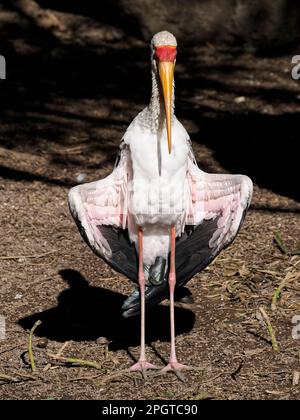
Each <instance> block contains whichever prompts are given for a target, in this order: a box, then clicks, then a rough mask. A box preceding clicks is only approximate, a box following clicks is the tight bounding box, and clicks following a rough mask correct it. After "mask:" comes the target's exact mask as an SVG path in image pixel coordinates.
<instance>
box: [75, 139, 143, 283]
mask: <svg viewBox="0 0 300 420" xmlns="http://www.w3.org/2000/svg"><path fill="white" fill-rule="evenodd" d="M129 161H130V152H129V149H128V147H127V146H125V145H124V144H122V145H121V149H120V154H119V157H118V161H117V164H116V166H115V168H114V170H113V172H112V173H111V174H110V175H109V176H107V177H106V178H104V179H102V180H100V181H95V182H91V183H88V184H83V185H78V186H76V187H74V188H72V189H71V190H70V192H69V196H68V201H69V207H70V211H71V214H72V216H73V217H74V219H75V221H76V224H77V226H78V228H79V231H80V233H81V235H82V236H83V238H84V240H85V241H86V242H87V244H88V245H89V246H90V247H91V248H92V250H93V251H94V252H95V253H96V254H97V255H99V256H100V257H101V258H102V259H104V260H105V261H106V262H107V263H108V264H109V265H111V266H112V267H113V268H114V269H115V270H117V271H119V272H121V273H123V274H125V275H126V276H127V277H129V278H130V279H132V280H134V281H136V279H137V256H136V251H135V247H134V245H133V244H132V243H131V241H130V240H129V237H128V233H127V225H128V209H127V191H128V188H127V186H128V185H127V184H128V176H129V171H130V166H129Z"/></svg>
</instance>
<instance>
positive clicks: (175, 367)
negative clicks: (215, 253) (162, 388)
mask: <svg viewBox="0 0 300 420" xmlns="http://www.w3.org/2000/svg"><path fill="white" fill-rule="evenodd" d="M175 240H176V230H175V226H171V255H170V271H169V288H170V329H171V353H170V358H169V363H168V365H167V366H166V367H164V368H163V369H162V373H164V372H168V371H170V370H171V371H173V372H174V373H175V374H176V376H177V377H178V378H179V379H181V380H184V377H183V375H182V373H181V372H180V371H181V369H190V367H189V366H186V365H183V364H181V363H178V361H177V356H176V348H175V319H174V290H175V286H176V270H175Z"/></svg>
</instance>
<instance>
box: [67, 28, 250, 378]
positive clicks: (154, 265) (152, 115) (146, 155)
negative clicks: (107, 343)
mask: <svg viewBox="0 0 300 420" xmlns="http://www.w3.org/2000/svg"><path fill="white" fill-rule="evenodd" d="M176 53H177V42H176V39H175V37H174V36H173V35H172V34H171V33H169V32H166V31H163V32H159V33H157V34H156V35H154V37H153V39H152V41H151V71H152V93H151V99H150V103H149V105H148V106H147V107H146V108H145V109H144V110H143V111H142V112H140V113H139V114H138V115H137V116H136V118H135V119H134V120H133V121H132V123H131V124H130V126H129V127H128V129H127V130H126V132H125V134H124V136H123V139H122V142H121V146H120V153H119V157H118V159H117V162H116V165H115V168H114V170H113V172H112V173H111V174H110V175H109V176H108V177H106V178H105V179H102V180H99V181H96V182H91V183H88V184H84V185H79V186H76V187H74V188H72V189H71V191H70V193H69V205H70V210H71V213H72V215H73V217H74V219H75V221H76V223H77V225H78V227H79V229H80V232H81V234H82V235H83V237H84V239H85V241H86V242H87V243H88V244H89V245H90V247H91V248H92V249H93V251H94V252H96V253H97V254H98V255H99V256H100V257H101V258H103V259H104V260H105V261H106V262H107V263H108V264H109V265H110V266H112V267H113V268H114V269H115V270H117V271H119V272H121V273H123V274H125V275H126V276H127V277H128V278H129V279H131V280H133V281H135V282H138V285H139V290H136V291H135V292H134V293H133V294H132V295H131V296H130V297H129V298H128V299H127V300H126V301H125V303H124V305H123V309H124V314H123V315H124V316H132V315H136V314H138V313H139V312H141V349H140V358H139V360H138V362H137V363H136V364H135V365H134V366H132V368H131V370H139V371H141V372H142V374H143V375H144V374H145V372H146V370H147V369H151V368H155V366H153V365H152V364H151V363H149V362H148V360H147V358H146V352H145V303H147V308H148V307H149V306H151V305H152V304H155V303H159V302H161V301H162V300H163V299H165V298H166V297H168V293H169V294H170V318H171V321H170V324H171V353H170V358H169V363H168V365H167V366H165V367H164V369H163V372H166V371H169V370H173V371H174V372H175V373H176V374H177V375H178V376H180V373H179V372H180V370H181V369H183V368H185V367H186V366H185V365H183V364H181V363H179V362H178V361H177V357H176V351H175V322H174V289H175V287H180V286H183V285H184V284H185V283H187V282H188V281H189V280H190V279H191V278H192V277H193V276H194V275H195V274H196V273H197V272H199V271H201V270H202V269H203V268H204V267H206V266H207V265H208V264H209V263H210V262H211V261H212V260H213V259H214V258H215V257H216V256H217V255H218V254H219V252H220V251H221V250H223V249H224V248H226V247H227V246H228V245H229V244H230V243H231V242H232V241H233V239H234V238H235V236H236V235H237V233H238V230H239V228H240V226H241V223H242V221H243V219H244V216H245V213H246V211H247V209H248V207H249V204H250V201H251V196H252V188H253V187H252V182H251V180H250V179H249V178H248V177H247V176H243V175H227V174H224V175H220V174H208V173H205V172H203V171H202V170H200V169H199V168H198V166H197V164H196V161H195V158H194V154H193V151H192V148H191V143H190V139H189V135H188V133H187V132H186V130H185V128H184V127H183V126H182V124H181V123H180V122H179V121H178V120H177V118H176V117H175V115H174V66H175V62H176ZM175 255H176V256H175ZM162 322H163V321H162Z"/></svg>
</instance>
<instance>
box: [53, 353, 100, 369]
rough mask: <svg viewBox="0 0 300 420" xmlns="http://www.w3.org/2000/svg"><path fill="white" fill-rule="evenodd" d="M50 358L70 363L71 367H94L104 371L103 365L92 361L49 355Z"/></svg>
mask: <svg viewBox="0 0 300 420" xmlns="http://www.w3.org/2000/svg"><path fill="white" fill-rule="evenodd" d="M48 356H49V357H52V359H54V360H58V361H61V362H65V363H69V364H71V365H80V366H88V367H92V368H94V369H98V370H103V366H102V365H100V364H99V363H97V362H94V361H92V360H83V359H76V358H73V357H63V356H57V355H56V354H50V353H48Z"/></svg>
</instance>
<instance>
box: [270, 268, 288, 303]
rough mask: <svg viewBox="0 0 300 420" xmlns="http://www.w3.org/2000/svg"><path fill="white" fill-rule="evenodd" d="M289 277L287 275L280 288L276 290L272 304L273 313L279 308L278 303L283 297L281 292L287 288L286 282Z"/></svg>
mask: <svg viewBox="0 0 300 420" xmlns="http://www.w3.org/2000/svg"><path fill="white" fill-rule="evenodd" d="M287 277H288V275H286V276H285V277H284V279H283V280H282V281H281V283H280V284H279V286H278V287H277V288H276V290H275V292H274V295H273V297H272V303H271V309H272V311H276V308H277V302H278V300H279V298H280V296H281V292H282V290H283V288H284V286H285V283H286V280H287Z"/></svg>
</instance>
